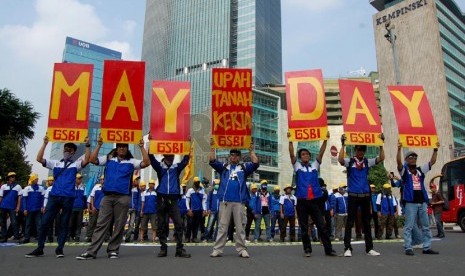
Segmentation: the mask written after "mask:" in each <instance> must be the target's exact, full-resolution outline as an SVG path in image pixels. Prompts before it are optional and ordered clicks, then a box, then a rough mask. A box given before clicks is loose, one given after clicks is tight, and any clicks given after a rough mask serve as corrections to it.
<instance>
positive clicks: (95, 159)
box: [89, 136, 103, 165]
mask: <svg viewBox="0 0 465 276" xmlns="http://www.w3.org/2000/svg"><path fill="white" fill-rule="evenodd" d="M102 145H103V138H102V136H99V137H98V141H97V146H96V147H95V149H94V151H93V152H92V154H91V155H90V158H89V162H90V163H92V164H96V165H97V164H98V152H99V151H100V148H101V147H102Z"/></svg>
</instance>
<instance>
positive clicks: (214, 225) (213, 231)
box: [205, 212, 218, 240]
mask: <svg viewBox="0 0 465 276" xmlns="http://www.w3.org/2000/svg"><path fill="white" fill-rule="evenodd" d="M217 234H218V212H211V213H210V216H208V223H207V230H206V232H205V238H206V239H208V240H211V239H213V240H216V235H217Z"/></svg>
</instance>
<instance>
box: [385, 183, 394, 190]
mask: <svg viewBox="0 0 465 276" xmlns="http://www.w3.org/2000/svg"><path fill="white" fill-rule="evenodd" d="M391 188H392V186H391V184H389V183H386V184H384V185H383V189H391Z"/></svg>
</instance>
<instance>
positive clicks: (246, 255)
mask: <svg viewBox="0 0 465 276" xmlns="http://www.w3.org/2000/svg"><path fill="white" fill-rule="evenodd" d="M239 257H241V258H250V255H249V253H247V250H242V251H241V252H240V253H239Z"/></svg>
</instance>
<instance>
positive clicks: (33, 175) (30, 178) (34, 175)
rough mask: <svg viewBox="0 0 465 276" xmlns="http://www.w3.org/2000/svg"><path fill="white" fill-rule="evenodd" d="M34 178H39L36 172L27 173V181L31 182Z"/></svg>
mask: <svg viewBox="0 0 465 276" xmlns="http://www.w3.org/2000/svg"><path fill="white" fill-rule="evenodd" d="M36 179H39V175H38V174H36V173H31V175H29V183H32V182H33V181H34V180H36Z"/></svg>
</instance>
